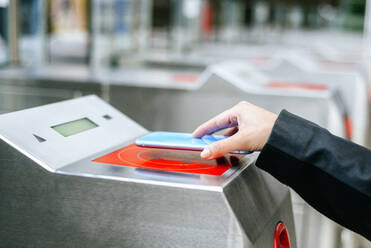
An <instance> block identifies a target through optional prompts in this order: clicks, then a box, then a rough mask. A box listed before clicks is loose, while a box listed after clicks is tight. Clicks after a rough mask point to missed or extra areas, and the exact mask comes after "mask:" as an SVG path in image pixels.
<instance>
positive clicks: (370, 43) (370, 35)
mask: <svg viewBox="0 0 371 248" xmlns="http://www.w3.org/2000/svg"><path fill="white" fill-rule="evenodd" d="M363 37H364V44H363V46H364V47H363V48H364V51H365V53H364V54H365V56H366V58H365V59H366V60H371V0H367V2H366V13H365V23H364V31H363Z"/></svg>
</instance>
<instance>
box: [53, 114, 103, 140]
mask: <svg viewBox="0 0 371 248" xmlns="http://www.w3.org/2000/svg"><path fill="white" fill-rule="evenodd" d="M96 127H98V125H97V124H95V123H94V122H92V121H91V120H89V119H88V118H82V119H78V120H75V121H70V122H66V123H63V124H59V125H56V126H52V128H53V129H54V130H55V131H57V132H58V133H59V134H60V135H62V136H64V137H68V136H71V135H74V134H78V133H81V132H84V131H87V130H90V129H92V128H96Z"/></svg>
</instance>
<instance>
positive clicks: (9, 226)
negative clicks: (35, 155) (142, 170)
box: [0, 142, 295, 248]
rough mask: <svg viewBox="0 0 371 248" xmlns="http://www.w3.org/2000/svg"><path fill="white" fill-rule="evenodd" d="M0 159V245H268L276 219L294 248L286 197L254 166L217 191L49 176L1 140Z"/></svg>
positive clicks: (51, 174)
mask: <svg viewBox="0 0 371 248" xmlns="http://www.w3.org/2000/svg"><path fill="white" fill-rule="evenodd" d="M0 158H1V160H0V161H1V163H0V168H1V169H0V179H1V180H0V195H1V199H2V200H1V201H0V226H1V227H2V228H1V229H0V240H1V245H0V246H1V247H19V246H22V247H35V246H36V247H51V246H52V247H267V248H268V247H273V233H274V228H275V225H276V224H277V222H278V221H279V220H282V221H284V222H285V223H286V225H287V226H288V228H289V231H290V234H291V241H292V243H293V246H292V247H295V232H294V226H293V220H292V214H291V205H290V197H289V196H290V195H289V192H288V190H287V189H286V188H285V187H283V186H282V185H280V184H279V183H278V182H277V181H275V179H273V178H272V177H270V176H268V175H263V174H262V172H261V171H260V170H258V169H256V167H255V166H254V165H250V166H248V167H245V168H246V169H245V170H244V171H243V173H242V175H241V178H237V179H236V180H238V181H239V182H238V183H236V184H234V183H231V184H229V185H228V186H227V188H226V190H225V192H215V191H205V190H195V189H185V188H179V187H166V186H156V185H152V184H145V183H135V182H122V181H121V182H120V181H115V180H108V179H99V178H90V177H78V176H66V175H58V174H54V173H49V172H47V171H45V170H44V169H42V168H41V167H40V166H39V165H37V164H35V163H34V162H33V161H32V160H30V159H29V158H27V157H26V156H24V155H22V154H20V153H19V152H18V151H16V150H15V149H14V148H12V147H10V146H9V145H8V144H6V143H4V142H1V143H0ZM247 179H250V180H252V181H251V182H249V181H246V180H247ZM241 199H243V201H241ZM257 203H259V204H257ZM255 230H256V231H255Z"/></svg>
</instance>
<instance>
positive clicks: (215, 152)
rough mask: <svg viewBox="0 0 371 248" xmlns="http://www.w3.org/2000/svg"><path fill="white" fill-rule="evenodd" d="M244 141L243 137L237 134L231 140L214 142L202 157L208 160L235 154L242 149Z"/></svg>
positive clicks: (203, 152)
mask: <svg viewBox="0 0 371 248" xmlns="http://www.w3.org/2000/svg"><path fill="white" fill-rule="evenodd" d="M242 141H243V139H242V136H241V135H238V134H236V135H233V136H231V137H229V138H226V139H223V140H220V141H217V142H214V143H212V144H210V145H208V146H207V147H206V148H205V149H204V150H203V151H202V152H201V157H202V158H203V159H208V160H210V159H215V158H219V157H222V156H224V155H225V154H227V153H229V152H233V151H236V150H238V149H239V148H241V145H242Z"/></svg>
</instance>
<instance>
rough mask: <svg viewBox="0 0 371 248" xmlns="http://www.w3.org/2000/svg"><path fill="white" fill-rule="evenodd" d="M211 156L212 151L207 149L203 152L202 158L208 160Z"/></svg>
mask: <svg viewBox="0 0 371 248" xmlns="http://www.w3.org/2000/svg"><path fill="white" fill-rule="evenodd" d="M210 155H211V153H210V150H209V148H207V147H206V148H205V149H204V150H203V151H202V152H201V157H202V158H208V157H210Z"/></svg>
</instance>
